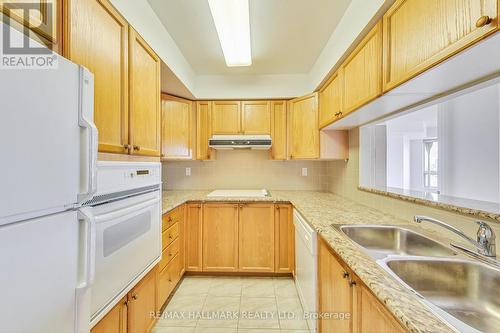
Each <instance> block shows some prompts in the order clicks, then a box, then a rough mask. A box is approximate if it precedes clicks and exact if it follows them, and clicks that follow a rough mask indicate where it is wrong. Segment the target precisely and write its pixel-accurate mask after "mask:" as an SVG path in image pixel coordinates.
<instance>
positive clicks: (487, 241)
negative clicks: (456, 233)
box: [476, 221, 496, 257]
mask: <svg viewBox="0 0 500 333" xmlns="http://www.w3.org/2000/svg"><path fill="white" fill-rule="evenodd" d="M476 224H478V225H479V229H478V230H477V242H478V243H479V244H480V245H481V246H482V247H483V252H484V253H483V254H486V255H488V256H490V257H491V256H493V257H494V256H495V238H496V236H495V232H494V231H493V229H492V228H491V227H490V226H489V224H488V223H486V222H483V221H476Z"/></svg>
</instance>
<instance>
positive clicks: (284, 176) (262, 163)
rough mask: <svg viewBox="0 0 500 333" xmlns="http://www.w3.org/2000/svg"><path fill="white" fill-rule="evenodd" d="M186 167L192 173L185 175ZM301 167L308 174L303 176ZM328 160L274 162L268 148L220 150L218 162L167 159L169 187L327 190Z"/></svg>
mask: <svg viewBox="0 0 500 333" xmlns="http://www.w3.org/2000/svg"><path fill="white" fill-rule="evenodd" d="M186 167H189V168H191V176H186ZM302 168H307V169H308V176H307V177H303V176H301V172H302ZM329 176H330V174H329V172H328V163H327V162H322V161H321V162H320V161H272V160H270V159H269V152H268V151H249V150H229V151H218V152H217V159H216V160H215V161H186V162H177V161H176V162H164V163H163V182H164V185H163V186H164V188H166V189H179V190H184V189H201V190H208V189H255V188H267V189H270V190H273V189H274V190H315V191H318V190H319V191H321V190H326V189H327V188H328V185H329V184H330V183H331V179H330V178H329Z"/></svg>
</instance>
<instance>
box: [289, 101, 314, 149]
mask: <svg viewBox="0 0 500 333" xmlns="http://www.w3.org/2000/svg"><path fill="white" fill-rule="evenodd" d="M289 107H290V109H289V134H290V135H289V153H290V158H291V159H316V158H319V126H318V93H313V94H310V95H307V96H303V97H300V98H295V99H292V100H291V101H290V102H289Z"/></svg>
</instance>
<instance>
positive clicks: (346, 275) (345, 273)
mask: <svg viewBox="0 0 500 333" xmlns="http://www.w3.org/2000/svg"><path fill="white" fill-rule="evenodd" d="M342 277H343V278H344V279H345V278H348V277H349V273H347V272H345V271H344V272H343V273H342Z"/></svg>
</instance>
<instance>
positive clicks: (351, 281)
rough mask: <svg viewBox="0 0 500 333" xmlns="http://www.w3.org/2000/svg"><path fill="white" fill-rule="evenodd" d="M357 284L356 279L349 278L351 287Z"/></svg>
mask: <svg viewBox="0 0 500 333" xmlns="http://www.w3.org/2000/svg"><path fill="white" fill-rule="evenodd" d="M355 285H356V281H353V280H350V279H349V287H351V288H352V287H354V286H355Z"/></svg>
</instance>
